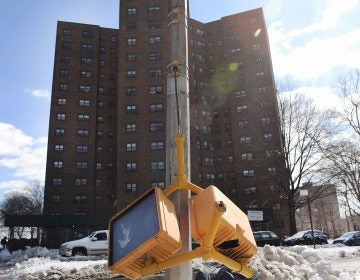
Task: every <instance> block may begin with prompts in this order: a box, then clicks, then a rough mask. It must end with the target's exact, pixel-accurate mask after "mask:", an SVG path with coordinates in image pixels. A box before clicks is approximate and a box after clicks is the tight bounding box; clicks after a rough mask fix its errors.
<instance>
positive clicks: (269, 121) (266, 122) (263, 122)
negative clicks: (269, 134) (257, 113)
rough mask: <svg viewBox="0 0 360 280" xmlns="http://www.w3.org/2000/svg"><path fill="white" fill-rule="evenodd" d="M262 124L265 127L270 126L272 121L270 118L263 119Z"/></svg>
mask: <svg viewBox="0 0 360 280" xmlns="http://www.w3.org/2000/svg"><path fill="white" fill-rule="evenodd" d="M261 122H262V124H263V125H268V124H270V123H271V119H270V118H269V117H263V118H261Z"/></svg>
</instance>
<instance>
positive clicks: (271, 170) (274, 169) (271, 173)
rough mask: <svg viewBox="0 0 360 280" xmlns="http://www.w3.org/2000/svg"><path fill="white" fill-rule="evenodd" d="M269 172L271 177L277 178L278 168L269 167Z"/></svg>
mask: <svg viewBox="0 0 360 280" xmlns="http://www.w3.org/2000/svg"><path fill="white" fill-rule="evenodd" d="M268 172H269V173H270V175H271V176H275V175H276V167H269V168H268Z"/></svg>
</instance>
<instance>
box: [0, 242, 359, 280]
mask: <svg viewBox="0 0 360 280" xmlns="http://www.w3.org/2000/svg"><path fill="white" fill-rule="evenodd" d="M3 251H5V250H3ZM3 251H2V252H0V261H1V262H2V264H5V262H6V264H7V266H8V267H9V266H10V269H8V270H7V271H6V273H7V275H9V278H8V279H18V280H23V279H24V280H27V279H30V280H32V279H46V280H48V279H49V280H59V279H74V280H75V279H84V280H85V279H114V277H115V276H114V275H112V274H111V273H110V272H109V271H108V269H107V261H106V256H102V257H70V258H63V257H61V256H59V254H58V252H57V251H49V250H47V249H46V248H39V247H35V248H27V250H25V251H17V252H13V254H11V255H9V253H8V252H7V254H6V252H3ZM2 255H3V256H4V258H2V257H1V256H2ZM250 266H251V267H252V269H253V270H254V277H253V279H254V280H285V279H286V280H288V279H291V280H360V247H339V246H334V247H329V246H328V247H318V248H317V249H316V250H315V249H313V248H312V247H310V246H309V247H307V246H294V247H273V246H265V247H264V248H259V250H258V254H257V255H256V256H255V257H254V258H253V260H252V261H251V263H250ZM193 267H194V269H197V270H198V271H199V272H198V274H199V275H202V276H203V278H199V279H214V277H215V276H216V277H217V276H219V274H222V275H223V276H226V277H227V278H221V279H243V278H240V275H237V274H232V275H231V272H230V271H229V270H227V269H226V268H224V267H223V266H221V265H220V264H218V263H216V262H204V261H202V260H201V259H195V260H193ZM0 276H1V271H0ZM158 276H160V275H158ZM0 278H1V277H0ZM160 278H161V277H160ZM1 279H3V278H1ZM117 279H118V278H117ZM147 279H152V277H149V278H147ZM153 279H155V278H153ZM156 279H159V277H157V278H156ZM216 279H218V278H216Z"/></svg>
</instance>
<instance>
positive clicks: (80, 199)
mask: <svg viewBox="0 0 360 280" xmlns="http://www.w3.org/2000/svg"><path fill="white" fill-rule="evenodd" d="M86 201H87V196H86V195H74V202H75V203H86Z"/></svg>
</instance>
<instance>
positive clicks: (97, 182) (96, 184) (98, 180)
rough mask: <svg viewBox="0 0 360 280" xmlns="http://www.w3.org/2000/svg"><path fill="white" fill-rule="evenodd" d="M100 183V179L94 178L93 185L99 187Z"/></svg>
mask: <svg viewBox="0 0 360 280" xmlns="http://www.w3.org/2000/svg"><path fill="white" fill-rule="evenodd" d="M101 184H102V181H101V179H96V180H95V186H97V187H101Z"/></svg>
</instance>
